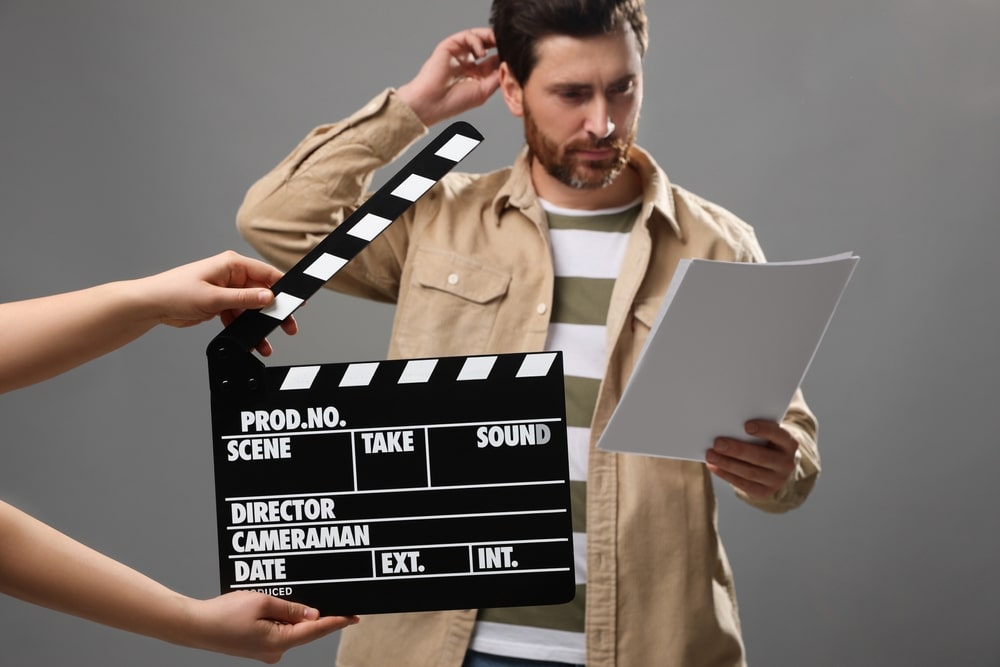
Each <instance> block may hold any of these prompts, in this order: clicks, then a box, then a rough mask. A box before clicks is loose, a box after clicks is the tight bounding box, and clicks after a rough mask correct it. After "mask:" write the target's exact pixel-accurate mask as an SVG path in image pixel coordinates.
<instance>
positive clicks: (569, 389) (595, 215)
mask: <svg viewBox="0 0 1000 667" xmlns="http://www.w3.org/2000/svg"><path fill="white" fill-rule="evenodd" d="M640 202H641V199H639V200H636V201H634V202H632V203H630V204H627V205H625V206H621V207H617V208H613V209H603V210H599V211H583V210H575V209H565V208H561V207H558V206H555V205H553V204H550V203H549V202H546V201H544V200H542V202H541V203H542V208H544V209H545V213H546V215H547V217H548V222H549V230H550V238H551V242H552V263H553V267H554V271H555V288H554V294H553V296H552V318H551V321H550V324H549V332H548V337H547V340H546V343H545V349H546V350H561V351H562V353H563V367H564V372H565V377H566V426H567V438H568V441H569V476H570V493H571V503H572V512H573V550H574V553H575V565H576V597H575V598H574V599H573V600H572V601H571V602H568V603H566V604H561V605H543V606H536V607H504V608H498V609H483V610H481V611H480V612H479V616H478V618H477V621H476V628H475V631H474V633H473V636H472V644H471V648H472V649H474V650H476V651H480V652H482V653H492V654H495V655H506V656H511V657H516V658H529V659H533V660H551V661H554V662H565V663H571V664H583V663H584V661H585V660H586V640H585V637H584V605H585V601H586V580H587V526H586V510H587V500H586V494H587V459H588V452H589V449H590V424H591V421H592V419H593V416H594V407H595V405H596V404H597V391H598V388H599V387H600V384H601V379H602V378H603V377H604V368H605V366H606V364H607V356H608V350H607V344H606V330H607V325H606V322H607V316H608V306H609V304H610V303H611V290H612V289H613V288H614V285H615V280H616V279H617V277H618V273H619V270H620V269H621V264H622V258H623V257H624V256H625V245H626V243H627V242H628V236H629V232H630V231H631V229H632V226H633V224H635V220H636V216H637V214H638V212H639V204H640Z"/></svg>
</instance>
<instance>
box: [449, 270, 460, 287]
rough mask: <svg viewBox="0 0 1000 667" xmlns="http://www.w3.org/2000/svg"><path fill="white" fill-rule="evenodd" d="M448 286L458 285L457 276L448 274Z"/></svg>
mask: <svg viewBox="0 0 1000 667" xmlns="http://www.w3.org/2000/svg"><path fill="white" fill-rule="evenodd" d="M448 284H449V285H457V284H458V274H457V273H452V274H450V275H449V276H448Z"/></svg>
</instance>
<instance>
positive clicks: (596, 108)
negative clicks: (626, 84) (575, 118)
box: [586, 100, 615, 139]
mask: <svg viewBox="0 0 1000 667" xmlns="http://www.w3.org/2000/svg"><path fill="white" fill-rule="evenodd" d="M586 130H587V132H589V133H590V134H592V135H594V136H595V137H597V138H598V139H604V138H605V137H609V136H611V133H612V132H614V131H615V124H614V122H613V121H612V120H611V116H610V115H609V114H608V105H607V103H606V102H604V101H603V100H595V101H594V102H593V103H592V104H591V105H590V108H589V109H588V110H587V120H586Z"/></svg>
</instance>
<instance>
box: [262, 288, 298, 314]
mask: <svg viewBox="0 0 1000 667" xmlns="http://www.w3.org/2000/svg"><path fill="white" fill-rule="evenodd" d="M302 301H303V299H300V298H299V297H297V296H293V295H291V294H289V293H288V292H281V293H280V294H275V295H274V301H272V302H271V304H270V305H268V306H265V307H263V308H261V309H260V312H261V313H263V314H264V315H267V316H268V317H273V318H274V319H276V320H283V319H285V318H286V317H288V316H289V315H291V314H292V313H294V312H295V309H296V308H298V307H299V306H301V305H302Z"/></svg>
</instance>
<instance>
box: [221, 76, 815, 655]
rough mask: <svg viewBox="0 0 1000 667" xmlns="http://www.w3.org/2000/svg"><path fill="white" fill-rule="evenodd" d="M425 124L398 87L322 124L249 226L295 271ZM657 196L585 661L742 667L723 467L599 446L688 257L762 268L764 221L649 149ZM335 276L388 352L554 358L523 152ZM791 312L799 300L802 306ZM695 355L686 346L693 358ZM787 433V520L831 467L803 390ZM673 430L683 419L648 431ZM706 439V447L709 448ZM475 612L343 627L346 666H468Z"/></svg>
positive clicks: (595, 527)
mask: <svg viewBox="0 0 1000 667" xmlns="http://www.w3.org/2000/svg"><path fill="white" fill-rule="evenodd" d="M426 131H427V129H426V128H425V127H424V126H423V125H422V124H421V123H420V121H419V120H418V119H417V118H416V116H415V115H414V114H413V113H412V112H411V111H410V110H409V108H408V107H406V105H405V104H403V103H402V102H400V101H399V100H398V99H397V98H396V96H395V95H394V94H393V92H392V91H391V90H389V91H385V92H383V93H382V94H380V95H379V96H378V97H376V98H375V99H374V100H372V101H371V102H370V103H369V104H367V105H366V106H365V107H364V108H363V109H361V110H360V111H359V112H357V113H356V114H354V115H353V116H351V117H350V118H348V119H346V120H344V121H341V122H339V123H335V124H333V125H326V126H322V127H319V128H317V129H316V130H314V131H313V132H312V133H310V134H309V136H307V137H306V138H305V139H304V140H303V141H302V143H301V144H299V146H298V147H297V148H296V149H295V150H294V151H293V152H292V154H291V155H289V156H288V157H287V158H286V159H285V160H283V161H282V162H281V163H280V164H279V165H278V166H277V167H276V168H275V169H274V170H273V171H272V172H271V173H269V174H268V175H266V176H265V177H264V178H262V179H261V180H260V181H259V182H257V183H256V184H255V185H254V186H253V187H252V188H251V189H250V191H249V192H248V193H247V196H246V200H245V202H244V203H243V206H242V207H241V209H240V211H239V215H238V225H239V228H240V231H241V232H242V233H243V235H244V236H245V237H246V239H247V240H248V241H249V242H250V243H251V244H252V245H253V246H254V247H255V248H256V249H257V250H258V251H259V252H260V253H261V254H262V255H263V256H264V257H266V258H267V259H268V260H270V261H272V262H274V263H275V264H277V265H279V266H283V267H289V266H291V265H292V264H294V263H295V262H297V261H298V259H299V258H300V257H301V256H302V255H303V254H304V253H305V252H306V251H308V250H309V249H310V248H312V247H313V246H314V245H315V244H316V243H317V242H318V241H319V240H321V239H322V238H323V237H325V236H326V235H327V234H328V233H329V232H330V231H331V230H332V229H333V228H334V227H335V226H336V225H337V224H338V223H339V222H340V221H341V220H343V219H344V218H345V217H347V215H349V214H350V213H351V212H352V211H353V210H354V209H355V208H356V207H357V206H358V205H359V204H360V203H361V202H362V201H363V199H364V197H365V196H366V195H365V192H366V189H367V187H368V185H369V184H370V182H371V174H372V172H373V171H374V170H376V169H377V168H379V167H382V166H383V165H386V164H388V163H389V162H391V161H392V160H393V159H395V158H396V157H397V156H399V155H400V154H401V153H402V152H403V151H404V150H405V149H406V148H407V147H408V146H409V145H410V144H411V143H412V142H413V141H414V140H416V139H417V138H419V137H420V136H421V135H422V134H424V133H425V132H426ZM631 165H632V167H633V168H634V169H636V170H638V171H639V173H640V174H641V175H642V178H643V182H644V184H645V194H644V200H643V204H642V211H641V214H640V220H641V223H637V224H636V225H635V228H634V231H633V232H632V235H631V239H630V240H629V244H628V249H627V251H626V252H627V254H626V257H625V261H624V263H623V267H624V268H623V270H622V274H621V275H620V276H619V278H618V280H617V282H616V285H615V288H614V293H613V296H612V300H611V306H610V311H609V313H608V322H607V325H608V326H607V332H608V334H607V335H608V348H609V349H610V350H611V352H610V355H609V359H608V365H607V369H606V371H605V376H604V380H603V382H602V384H601V389H600V394H599V397H598V401H597V407H596V410H595V414H594V421H593V433H592V443H591V452H590V467H589V471H588V479H587V492H588V497H587V548H588V555H587V572H588V580H587V587H586V591H587V600H586V610H587V617H586V632H587V664H588V665H589V666H590V667H612V666H617V667H649V666H650V665H672V666H689V665H706V666H707V665H719V666H720V667H721V666H725V667H734V666H739V665H743V664H745V658H744V650H743V642H742V639H741V636H740V622H739V615H738V613H737V606H736V596H735V592H734V587H733V578H732V572H731V569H730V566H729V562H728V560H727V558H726V555H725V552H724V551H723V547H722V543H721V541H720V539H719V535H718V531H717V520H716V502H715V497H714V494H713V490H712V480H711V477H710V473H708V472H707V469H706V467H705V466H704V465H702V464H700V463H695V462H687V461H676V460H667V459H655V458H650V457H643V456H636V455H626V454H613V453H608V452H605V451H603V450H598V449H596V448H595V447H594V443H596V442H597V439H598V438H599V437H600V435H601V432H602V430H603V429H604V427H605V426H606V424H607V422H608V419H609V417H610V415H611V413H612V411H613V410H614V407H615V404H616V403H617V401H618V399H619V397H620V396H621V394H622V390H623V388H624V387H625V384H626V382H627V381H628V378H629V374H630V373H631V371H632V367H633V364H634V363H635V360H636V356H637V355H638V353H639V350H640V349H641V348H642V344H643V342H644V341H645V339H646V337H647V335H648V334H649V332H650V327H651V325H652V323H653V319H654V317H655V315H656V312H657V310H658V308H659V305H660V302H661V300H662V298H663V295H664V293H665V291H666V289H667V285H668V283H669V282H670V278H671V276H672V274H673V271H674V268H675V267H676V266H677V263H678V260H680V259H681V258H686V257H691V258H708V259H719V260H731V261H743V262H760V261H764V256H763V253H762V251H761V249H760V247H759V245H758V243H757V240H756V238H755V236H754V232H753V229H752V228H751V227H749V226H748V225H747V224H745V223H744V222H742V221H741V220H739V219H738V218H736V217H735V216H733V215H732V214H731V213H729V212H728V211H726V210H724V209H723V208H721V207H719V206H716V205H714V204H712V203H710V202H708V201H705V200H704V199H701V198H700V197H698V196H696V195H694V194H692V193H690V192H687V191H685V190H683V189H681V188H679V187H677V186H675V185H672V184H671V183H670V182H669V181H668V180H667V177H666V174H664V172H663V171H662V170H661V169H660V168H659V167H658V166H657V165H656V164H655V163H654V162H653V160H652V158H651V157H650V156H649V155H647V154H646V153H645V152H643V151H642V150H640V149H638V148H637V149H635V150H634V152H633V154H632V156H631ZM331 286H332V287H334V288H335V289H337V290H340V291H343V292H347V293H350V294H353V295H357V296H363V297H367V298H371V299H378V300H381V301H389V302H395V303H396V304H397V307H396V315H395V322H394V325H393V332H392V340H391V344H390V349H389V356H390V357H393V358H398V357H434V356H448V355H466V354H479V353H487V352H490V353H504V352H514V351H529V350H541V349H542V346H543V344H544V342H545V337H546V333H547V331H548V326H549V315H550V313H551V307H550V306H551V299H552V288H553V269H552V262H551V259H550V250H549V241H548V229H547V227H546V221H545V215H544V213H543V212H542V209H541V207H540V206H539V204H538V201H537V198H536V196H535V192H534V190H533V189H532V185H531V178H530V175H529V170H528V160H527V157H526V154H525V153H524V152H522V154H521V155H520V156H519V157H518V158H517V160H516V162H515V163H514V165H513V166H512V167H511V168H507V169H503V170H500V171H496V172H493V173H489V174H476V175H473V174H460V173H452V174H449V175H447V176H446V177H445V178H444V179H442V181H441V182H440V183H438V184H437V185H436V186H435V187H434V188H433V189H432V190H431V191H429V192H428V193H427V194H426V195H425V196H424V197H423V198H422V199H421V200H419V201H418V202H417V203H416V204H415V205H413V206H412V207H411V208H410V209H409V210H408V211H407V213H406V214H404V216H403V217H402V218H400V219H399V220H398V221H396V222H395V223H393V224H392V225H390V226H389V228H388V229H387V230H386V231H385V232H384V233H383V234H382V235H381V236H379V237H378V238H376V239H375V241H373V242H372V243H371V245H370V246H369V247H368V248H366V249H365V250H363V251H362V252H361V253H360V254H359V255H358V256H357V257H356V258H355V259H354V260H353V261H352V262H350V263H349V264H348V265H347V266H346V267H345V268H344V269H343V270H342V271H341V272H340V273H338V274H337V275H336V276H335V277H334V279H333V281H332V282H331ZM789 307H794V304H789ZM679 353H681V354H683V351H679ZM785 426H786V427H787V428H788V429H790V430H791V432H792V433H793V434H794V435H795V436H796V438H797V439H798V441H799V443H800V450H799V451H800V456H799V463H798V467H797V470H796V472H795V475H794V476H793V478H792V480H791V481H790V483H789V484H788V485H787V487H786V488H785V489H783V490H782V491H781V492H780V493H779V494H777V496H776V497H774V498H773V499H771V500H769V501H767V502H758V503H753V504H755V505H757V506H759V507H760V508H761V509H764V510H767V511H774V512H781V511H785V510H789V509H792V508H794V507H796V506H798V505H799V504H800V503H801V502H802V501H803V500H805V498H806V496H807V495H808V493H809V491H810V490H811V489H812V487H813V485H814V483H815V481H816V477H817V475H818V474H819V455H818V452H817V449H816V421H815V419H814V417H813V415H812V414H811V413H810V411H809V409H808V407H807V406H806V404H805V403H804V401H803V400H802V397H801V395H799V394H796V396H795V398H794V400H793V402H792V405H791V407H790V409H789V411H788V414H787V416H786V418H785ZM649 437H650V438H669V437H670V425H669V424H664V425H663V429H662V430H658V431H657V432H651V433H649ZM709 444H710V443H705V446H706V448H707V447H708V446H709ZM475 616H476V612H475V610H471V609H470V610H459V611H447V612H432V613H419V614H388V615H374V616H368V617H366V618H364V619H363V620H362V622H361V623H360V624H359V625H357V626H354V627H351V628H349V629H347V630H345V631H344V634H343V637H342V639H341V644H340V653H339V655H338V663H337V664H338V665H342V666H343V667H362V666H364V667H388V666H390V665H391V666H392V667H407V666H413V667H417V666H421V667H423V666H428V667H429V666H431V665H436V666H441V667H459V666H460V665H461V662H462V659H463V656H464V654H465V651H466V647H467V645H468V642H469V637H470V633H471V632H472V628H473V623H474V621H475Z"/></svg>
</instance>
